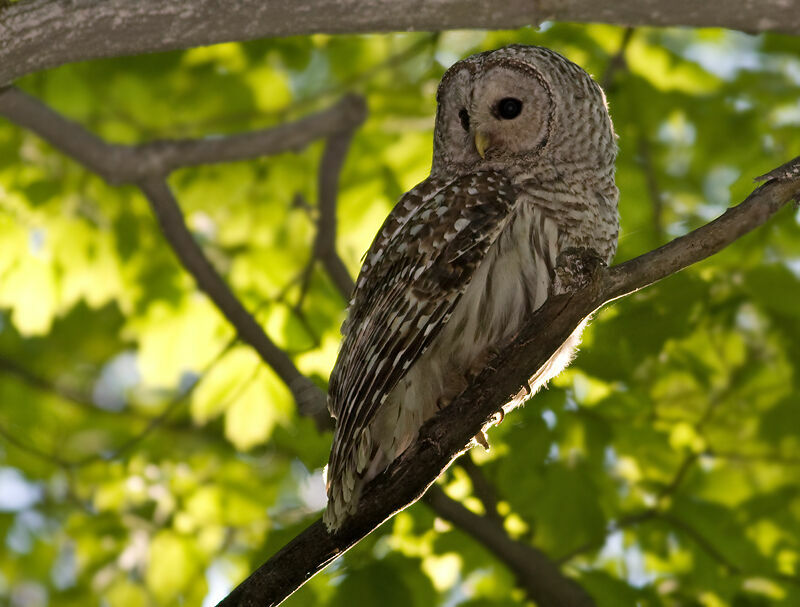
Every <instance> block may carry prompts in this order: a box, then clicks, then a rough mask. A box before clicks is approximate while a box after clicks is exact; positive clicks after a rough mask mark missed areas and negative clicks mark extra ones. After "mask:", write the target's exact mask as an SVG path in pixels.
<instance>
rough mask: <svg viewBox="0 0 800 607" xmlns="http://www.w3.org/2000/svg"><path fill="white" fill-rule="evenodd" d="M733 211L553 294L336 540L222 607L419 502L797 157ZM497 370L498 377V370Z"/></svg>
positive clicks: (270, 566)
mask: <svg viewBox="0 0 800 607" xmlns="http://www.w3.org/2000/svg"><path fill="white" fill-rule="evenodd" d="M764 178H766V179H768V181H767V183H765V184H764V185H762V186H760V187H758V188H757V189H756V190H755V191H754V192H753V193H752V194H751V195H750V196H748V197H747V199H746V200H745V201H744V202H742V203H741V204H739V205H738V206H736V207H734V208H731V209H729V210H728V211H726V212H725V213H724V214H723V215H722V216H720V217H719V218H717V219H715V220H714V221H712V222H711V223H709V224H707V225H705V226H703V227H701V228H698V229H697V230H695V231H693V232H691V233H689V234H687V235H686V236H683V237H681V238H678V239H676V240H674V241H672V242H670V243H669V244H666V245H664V246H662V247H660V248H658V249H656V250H654V251H651V252H650V253H646V254H645V255H642V256H640V257H637V258H635V259H632V260H630V261H627V262H625V263H623V264H620V265H617V266H615V267H613V268H611V269H608V270H605V269H602V268H601V269H596V270H595V271H594V272H593V273H592V274H591V275H590V276H587V277H586V281H585V283H584V284H583V285H582V286H580V287H578V288H576V289H575V290H573V291H571V292H568V293H563V294H558V295H552V296H551V297H550V298H548V300H547V301H546V302H545V303H544V305H543V306H542V307H541V308H539V309H538V310H537V311H536V312H534V313H533V314H532V315H531V317H530V320H529V322H528V323H527V324H526V326H525V327H524V329H523V330H522V331H521V332H520V334H519V335H518V336H517V338H516V339H515V340H514V342H513V343H512V344H511V345H510V346H509V347H508V348H505V349H503V350H502V351H501V353H500V354H499V355H498V356H497V358H495V359H494V360H493V361H492V362H491V364H490V365H487V367H486V368H485V369H484V370H483V372H481V373H480V375H478V377H477V378H476V379H475V380H474V381H473V383H472V384H471V385H470V386H469V387H468V388H467V389H466V390H465V391H464V392H463V393H462V394H461V395H460V396H458V397H457V398H456V399H455V400H454V401H453V402H452V403H451V404H450V405H449V406H448V407H446V408H445V409H443V410H442V411H440V412H439V413H438V414H437V415H436V416H435V417H433V418H432V419H431V420H429V421H428V422H426V423H425V425H424V426H423V427H422V428H421V430H420V433H419V438H418V440H417V441H416V442H415V443H414V444H412V445H411V446H410V447H409V448H408V449H407V450H406V451H405V452H404V453H403V454H402V455H401V456H400V457H399V458H398V459H397V460H395V461H394V462H393V463H392V465H391V466H390V467H389V469H388V470H386V471H385V472H384V473H383V474H381V475H379V476H378V477H377V478H375V479H374V480H373V481H372V482H371V483H370V484H369V485H368V486H367V487H365V489H364V492H363V494H362V498H361V502H360V503H359V508H358V511H357V512H356V514H355V515H353V516H352V517H351V518H350V519H348V520H347V521H346V522H345V524H344V526H343V527H342V528H341V529H340V530H339V531H338V532H337V533H336V534H334V535H329V534H328V533H327V532H326V531H325V526H324V525H323V523H322V521H321V520H317V521H316V522H315V523H313V524H312V525H311V526H310V527H308V528H307V529H306V530H305V531H303V532H302V533H300V534H299V535H298V536H297V537H295V538H294V539H293V540H292V541H291V542H289V544H287V545H286V546H284V547H283V548H282V549H281V550H279V551H278V552H277V553H276V554H275V555H273V556H272V558H270V559H269V560H268V561H267V562H266V563H264V564H263V565H262V566H261V567H259V569H257V570H256V571H255V572H254V573H253V574H252V575H251V576H250V577H249V578H247V579H246V580H245V581H244V582H242V583H241V584H240V585H239V586H238V587H237V588H236V589H234V590H233V592H231V594H229V595H228V597H226V598H225V599H223V601H222V602H220V604H219V605H220V607H232V606H234V605H236V606H239V607H255V606H259V607H262V606H264V605H277V604H279V603H280V602H281V601H283V600H284V599H285V598H286V597H287V596H289V595H290V594H291V593H293V592H294V591H295V590H296V589H297V588H299V587H300V586H301V585H302V584H304V583H305V582H306V581H308V579H309V578H311V577H312V576H313V575H315V574H316V573H317V572H319V571H320V570H322V569H323V568H324V567H325V566H326V565H327V564H328V563H330V562H331V561H332V560H333V559H335V558H336V557H337V556H339V555H340V554H342V553H344V552H345V551H346V550H348V549H349V548H350V547H352V546H353V545H354V544H356V543H357V542H358V541H360V540H361V539H362V538H363V537H365V536H366V535H367V534H368V533H370V532H371V531H372V530H374V529H375V528H377V527H378V526H380V525H381V524H382V523H383V522H384V521H386V520H387V519H388V518H390V517H391V516H392V515H393V514H394V513H396V512H398V511H399V510H402V509H403V508H406V507H407V506H408V505H410V504H412V503H413V502H415V501H416V500H417V499H419V497H420V496H422V495H423V494H424V493H425V491H426V490H427V489H428V487H429V486H430V485H431V484H432V483H433V482H434V481H435V479H436V478H437V477H438V476H439V475H440V474H441V473H442V472H443V471H444V470H445V469H446V468H447V467H448V466H449V465H450V464H451V463H452V461H453V460H454V459H455V458H457V457H458V456H459V455H460V454H461V453H463V452H464V451H466V450H467V449H468V448H469V447H470V444H471V441H472V438H473V437H474V436H475V435H476V434H477V433H478V432H479V431H481V430H483V429H484V428H485V427H486V426H489V425H491V424H493V423H494V422H495V421H496V417H497V416H496V414H497V412H498V411H499V410H500V409H501V408H502V406H503V404H504V403H505V402H507V400H508V398H509V396H510V395H514V394H517V393H518V392H519V390H520V387H521V386H526V385H527V382H528V379H529V378H530V376H531V373H532V370H535V369H541V368H542V367H543V366H544V365H545V364H546V363H547V361H548V360H549V359H550V357H551V356H552V355H553V353H554V352H556V351H557V350H558V348H559V347H560V346H561V344H563V343H564V341H565V340H566V339H567V338H568V337H569V336H570V335H571V334H572V332H573V331H574V329H575V328H576V327H577V326H578V325H579V324H580V323H581V322H583V321H584V320H585V319H586V318H587V317H589V316H591V315H592V314H593V313H594V312H595V311H596V310H597V309H598V308H600V307H601V306H603V305H605V304H606V303H608V302H610V301H613V300H614V299H616V298H618V297H622V296H623V295H626V294H628V293H631V292H634V291H636V290H638V289H641V288H643V287H646V286H647V285H649V284H652V283H654V282H656V281H658V280H660V279H662V278H664V277H666V276H669V275H670V274H673V273H675V272H677V271H679V270H681V269H683V268H685V267H687V266H689V265H691V264H693V263H696V262H698V261H701V260H703V259H705V258H707V257H709V256H710V255H713V254H714V253H716V252H718V251H720V250H721V249H723V248H724V247H726V246H728V245H729V244H731V243H733V242H735V241H736V240H737V239H738V238H740V237H741V236H743V235H744V234H746V233H747V232H749V231H751V230H753V229H755V228H757V227H758V226H760V225H762V224H763V223H764V222H765V221H766V220H767V219H768V218H769V217H771V216H772V215H773V214H774V213H776V212H777V211H778V210H779V209H780V208H781V207H782V206H783V205H785V204H786V203H787V202H789V201H790V200H792V199H793V198H794V199H796V198H798V197H800V157H798V158H795V159H794V160H793V161H791V162H789V163H786V164H785V165H783V166H782V167H780V168H779V169H776V170H775V171H772V172H771V173H769V174H768V175H765V176H764ZM498 369H502V373H498V372H497V370H498Z"/></svg>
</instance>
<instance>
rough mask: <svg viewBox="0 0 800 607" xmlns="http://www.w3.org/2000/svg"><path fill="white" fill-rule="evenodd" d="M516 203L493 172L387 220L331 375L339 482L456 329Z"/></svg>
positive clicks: (421, 191)
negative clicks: (433, 349)
mask: <svg viewBox="0 0 800 607" xmlns="http://www.w3.org/2000/svg"><path fill="white" fill-rule="evenodd" d="M426 190H428V191H426ZM514 200H515V197H514V188H513V186H512V185H511V184H510V183H509V182H508V180H507V179H506V178H505V177H503V176H502V175H500V174H499V173H494V172H490V171H485V172H480V173H474V174H471V175H466V176H464V177H461V178H458V179H456V180H454V181H452V182H450V183H448V184H445V185H442V184H441V183H439V184H437V183H435V182H431V181H428V182H423V184H421V185H420V186H418V187H417V188H415V189H414V190H411V191H410V192H409V193H408V194H406V195H405V196H404V197H403V198H402V199H401V200H400V202H399V203H398V204H397V206H396V207H395V210H394V211H393V212H392V214H391V215H390V216H389V217H388V218H387V220H386V222H385V223H384V225H383V227H382V228H381V230H380V232H379V233H378V235H377V237H376V238H375V241H374V242H373V244H372V246H371V247H370V250H369V252H368V253H367V255H366V261H365V263H364V266H363V268H362V270H361V274H360V275H359V278H358V281H357V286H356V290H355V294H354V297H353V300H352V302H351V305H350V310H349V315H348V319H347V321H346V322H345V324H344V325H343V328H342V331H343V333H344V339H343V342H342V347H341V350H340V352H339V358H338V359H337V362H336V366H335V367H334V370H333V373H332V374H331V381H330V389H329V394H330V396H329V408H330V410H331V413H332V414H333V415H334V417H336V418H337V424H336V434H335V437H334V441H333V448H332V451H331V460H330V465H329V471H328V478H329V479H332V478H338V477H339V475H340V474H341V471H342V467H343V466H344V465H345V463H346V462H347V460H348V457H349V455H350V454H352V453H353V451H354V450H355V449H357V443H358V439H359V436H360V432H361V430H362V429H364V428H366V427H367V426H368V425H369V423H370V421H371V420H372V419H373V417H374V416H375V413H376V411H377V410H378V408H379V407H380V406H381V404H382V403H383V402H384V401H385V400H386V398H387V396H388V395H389V393H390V392H391V391H392V390H393V389H394V387H395V386H396V385H397V383H398V381H400V379H401V378H402V377H403V376H404V375H405V374H406V373H407V371H408V369H409V368H410V367H411V365H413V364H414V362H416V360H417V359H418V358H419V356H420V355H421V354H422V352H423V351H424V350H425V349H426V348H427V347H428V346H429V345H430V344H431V342H432V341H433V339H434V338H435V337H436V335H437V334H438V333H439V331H440V330H441V329H442V327H443V326H444V325H445V323H446V322H447V320H448V318H449V316H450V313H451V312H452V310H453V308H454V306H455V304H456V303H457V302H458V299H459V298H460V296H461V294H462V293H463V292H464V289H465V288H466V287H467V285H468V284H469V282H470V280H471V278H472V276H473V274H474V271H475V269H476V268H477V266H478V265H479V264H480V263H481V261H482V260H483V258H484V256H485V255H486V252H487V251H488V250H489V247H490V246H491V245H492V243H493V242H494V241H495V239H496V238H497V236H498V234H499V233H500V231H501V230H502V228H503V226H504V225H505V220H506V219H507V218H508V216H509V214H510V211H511V210H512V208H513V205H514ZM359 472H360V471H359Z"/></svg>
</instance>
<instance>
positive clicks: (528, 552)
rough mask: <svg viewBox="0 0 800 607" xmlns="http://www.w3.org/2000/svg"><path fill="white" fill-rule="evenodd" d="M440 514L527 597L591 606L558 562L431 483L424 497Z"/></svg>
mask: <svg viewBox="0 0 800 607" xmlns="http://www.w3.org/2000/svg"><path fill="white" fill-rule="evenodd" d="M424 500H425V502H427V503H428V504H429V505H430V506H431V507H432V508H433V509H434V510H435V511H436V514H438V515H439V516H441V517H442V518H444V519H446V520H448V521H450V522H451V523H453V524H454V525H456V526H458V527H460V528H461V529H463V530H464V531H465V532H467V533H469V534H470V535H471V536H472V537H473V538H475V539H476V540H478V541H479V542H480V543H481V544H483V545H484V546H485V547H486V548H488V549H489V551H491V553H492V554H494V555H495V556H496V557H497V558H498V559H500V560H501V561H502V562H503V563H505V565H506V566H507V567H508V568H509V569H510V570H511V572H512V573H513V574H514V575H515V576H516V578H517V583H518V584H519V586H520V588H522V589H524V590H525V592H526V594H527V595H528V598H529V599H530V600H532V601H534V602H535V603H536V604H537V605H540V606H541V607H594V606H595V602H594V600H593V599H592V597H590V596H589V595H588V594H586V591H585V590H584V589H583V588H581V587H580V586H579V585H578V584H577V583H576V582H575V581H573V580H571V579H570V578H568V577H566V576H565V575H564V574H563V573H561V570H560V569H559V568H558V565H556V564H555V563H553V561H551V560H550V559H549V558H547V556H546V555H545V554H544V553H543V552H542V551H541V550H537V549H536V548H534V547H533V546H529V545H528V544H524V543H522V542H517V541H515V540H513V539H511V538H510V537H509V536H508V534H507V533H506V530H505V529H504V528H503V523H502V522H499V521H497V520H495V519H492V518H489V517H485V516H479V515H477V514H475V513H474V512H470V511H469V510H467V509H466V508H465V507H464V506H462V505H461V504H459V503H458V502H457V501H455V500H453V499H451V498H449V497H448V496H447V494H445V492H444V491H442V489H441V488H440V487H439V486H437V485H434V486H432V487H431V488H430V489H429V490H428V492H427V493H426V494H425V498H424Z"/></svg>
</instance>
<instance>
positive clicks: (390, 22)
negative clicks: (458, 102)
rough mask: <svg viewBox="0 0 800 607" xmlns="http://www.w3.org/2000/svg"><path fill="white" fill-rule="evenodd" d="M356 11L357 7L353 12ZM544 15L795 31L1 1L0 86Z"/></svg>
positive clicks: (644, 17)
mask: <svg viewBox="0 0 800 607" xmlns="http://www.w3.org/2000/svg"><path fill="white" fill-rule="evenodd" d="M356 9H357V10H356ZM544 20H555V21H576V22H602V23H617V24H624V25H634V26H635V25H645V26H655V27H659V26H661V27H665V26H676V25H678V26H692V27H727V28H731V29H739V30H743V31H747V32H765V31H775V32H784V33H787V34H797V33H799V32H800V12H799V11H797V7H796V6H795V4H794V3H793V2H787V1H786V0H761V2H752V1H745V0H737V1H734V0H706V1H705V2H696V1H695V0H673V1H672V2H669V3H664V2H660V1H659V0H641V1H639V2H610V1H609V0H603V1H600V2H596V1H594V0H571V1H570V2H562V1H560V0H538V1H536V2H530V1H529V0H507V1H506V2H503V3H500V4H496V3H487V2H485V1H484V0H438V1H437V2H418V1H416V0H364V1H362V2H359V3H357V4H355V3H353V2H346V1H343V0H314V1H313V2H262V1H260V0H237V1H236V2H227V3H225V4H224V5H223V8H221V7H220V4H219V3H218V2H216V1H215V0H166V1H165V0H138V1H137V2H129V1H128V0H105V1H104V2H100V3H99V2H97V1H96V0H22V1H21V2H17V3H14V4H11V5H7V6H4V7H3V6H2V5H0V85H2V84H6V83H10V82H13V81H14V80H15V79H17V78H19V77H21V76H23V75H25V74H31V73H33V72H37V71H40V70H43V69H47V68H52V67H56V66H58V65H63V64H65V63H70V62H74V61H86V60H88V59H96V58H103V57H120V56H126V55H138V54H141V53H155V52H159V51H169V50H175V49H183V48H190V47H195V46H205V45H209V44H216V43H219V42H232V41H242V40H254V39H257V38H266V37H276V36H294V35H305V34H314V33H327V34H342V33H363V32H396V31H411V30H416V31H441V30H446V29H463V28H480V29H511V28H517V27H522V26H526V25H533V26H536V25H538V24H539V23H541V22H542V21H544Z"/></svg>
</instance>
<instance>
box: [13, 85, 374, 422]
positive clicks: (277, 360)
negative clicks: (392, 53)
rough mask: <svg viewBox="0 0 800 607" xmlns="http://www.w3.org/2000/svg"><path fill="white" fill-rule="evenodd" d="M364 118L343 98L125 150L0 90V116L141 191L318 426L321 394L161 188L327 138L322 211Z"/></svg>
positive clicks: (173, 241)
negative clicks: (279, 117)
mask: <svg viewBox="0 0 800 607" xmlns="http://www.w3.org/2000/svg"><path fill="white" fill-rule="evenodd" d="M365 114H366V107H365V104H364V101H363V100H362V99H361V98H360V97H356V96H347V97H345V98H343V99H342V100H341V101H340V102H339V103H337V104H336V105H334V106H333V107H331V108H329V109H328V110H325V111H323V112H319V113H317V114H314V115H311V116H308V117H306V118H303V119H301V120H298V121H296V122H293V123H288V124H284V125H281V126H278V127H275V128H272V129H264V130H260V131H254V132H251V133H245V134H241V135H232V136H229V137H221V138H218V139H186V140H174V141H157V142H153V143H146V144H142V145H138V146H125V145H116V144H110V143H107V142H105V141H103V140H102V139H100V138H99V137H97V136H96V135H94V134H92V133H90V132H89V131H88V130H86V129H85V128H83V127H82V126H81V125H79V124H78V123H76V122H73V121H70V120H67V119H66V118H64V117H63V116H61V115H59V114H57V113H56V112H54V111H53V110H51V109H50V108H48V107H47V106H45V105H44V104H42V103H41V102H39V101H38V100H37V99H35V98H33V97H31V96H29V95H27V94H25V93H23V92H22V91H20V90H18V89H16V88H13V87H10V88H7V89H6V90H4V91H2V92H0V115H4V116H6V117H7V118H8V119H9V120H11V121H12V122H15V123H16V124H18V125H20V126H22V127H26V128H28V129H30V130H31V131H33V132H34V133H36V134H37V135H39V136H40V137H42V138H43V139H44V140H46V141H48V142H49V143H50V144H51V145H53V146H54V147H56V148H57V149H59V150H61V151H62V152H64V153H65V154H67V155H69V156H71V157H72V158H74V159H75V160H77V161H78V162H80V163H81V164H83V165H84V166H86V167H87V168H88V169H90V170H92V171H93V172H95V173H97V174H98V175H100V176H101V177H103V178H104V179H105V180H106V181H108V182H109V183H111V184H122V183H133V184H134V185H137V186H138V187H139V188H140V189H141V190H142V192H143V193H144V195H145V196H146V197H147V199H148V201H149V202H150V206H151V208H152V210H153V213H154V214H155V216H156V218H157V219H158V222H159V225H160V226H161V229H162V231H163V233H164V236H165V237H166V239H167V241H168V242H169V244H170V246H171V247H172V249H173V250H174V251H175V254H176V255H177V256H178V259H179V260H180V262H181V263H182V264H183V266H184V267H185V268H186V270H187V271H188V272H189V273H190V274H192V276H194V278H195V280H196V281H197V284H198V286H199V287H200V289H201V290H202V291H203V292H205V293H206V294H207V295H208V296H209V297H210V298H211V300H212V301H213V302H214V304H215V305H216V306H217V308H218V309H219V310H220V311H221V312H222V314H224V315H225V317H226V318H227V319H228V321H229V322H230V323H231V324H232V325H233V326H234V327H235V328H236V331H237V334H238V335H239V337H240V338H241V339H242V341H244V342H246V343H248V344H249V345H251V346H252V347H253V348H254V349H255V350H256V352H258V354H259V355H260V356H261V358H262V360H263V361H264V362H265V363H267V364H268V365H269V366H270V367H271V368H272V369H273V370H274V371H275V372H276V374H277V375H278V376H279V377H280V378H281V379H282V380H283V382H284V383H285V384H286V386H287V387H288V388H289V390H290V391H291V393H292V396H293V397H294V399H295V401H296V402H297V405H298V409H299V411H300V413H301V414H303V415H307V416H309V417H312V418H314V420H315V421H316V422H317V424H318V425H319V426H321V427H325V426H329V425H330V416H329V415H328V412H327V409H326V407H325V394H324V393H323V392H322V390H320V389H319V388H318V387H317V386H316V385H315V384H314V383H313V382H312V381H311V380H310V379H308V378H307V377H305V376H304V375H303V374H301V373H300V371H299V370H298V369H297V367H296V366H295V364H294V362H292V360H291V358H289V356H288V355H287V354H286V353H285V352H284V351H283V350H281V349H280V348H279V347H278V346H277V345H275V343H274V342H272V340H270V338H269V337H268V336H267V334H266V333H265V332H264V330H263V329H262V328H261V326H260V325H259V324H258V322H257V321H256V320H255V318H254V317H253V315H252V314H250V312H248V311H247V310H246V309H245V307H244V306H243V305H242V303H241V302H240V301H239V300H238V298H237V297H236V296H235V295H234V293H233V291H231V289H230V287H229V286H228V284H227V283H226V282H225V280H224V279H223V278H222V276H220V274H219V273H218V272H217V271H216V269H215V268H214V266H213V265H212V264H211V262H210V261H209V260H208V258H207V257H206V256H205V254H204V253H203V250H202V248H201V247H200V245H199V244H197V242H196V241H195V239H194V237H193V236H192V234H191V232H190V231H189V228H188V226H187V225H186V222H185V220H184V217H183V213H182V212H181V209H180V207H179V205H178V203H177V201H176V200H175V197H174V196H173V194H172V192H171V191H170V189H169V186H168V185H167V182H166V176H167V175H168V174H169V173H170V172H171V171H173V170H175V169H177V168H180V167H187V166H196V165H201V164H209V163H216V162H229V161H233V160H242V159H245V158H253V157H257V156H264V155H270V154H276V153H279V152H284V151H289V150H298V149H301V148H302V147H304V146H306V145H308V144H309V143H311V142H312V141H314V140H316V139H318V138H321V137H328V138H330V139H331V143H329V145H328V147H327V148H326V153H325V155H324V158H323V160H324V163H323V167H322V168H321V169H320V172H321V177H320V192H321V196H324V197H325V199H324V200H322V199H321V201H320V206H321V208H322V207H325V206H330V205H335V203H336V200H335V188H336V187H337V186H338V174H339V169H340V168H341V164H342V163H343V162H344V159H343V157H336V154H342V155H343V154H344V153H345V152H346V150H347V146H348V145H349V142H350V139H351V138H352V134H353V131H354V129H355V128H357V127H358V126H359V125H360V124H361V123H362V122H363V120H364V117H365ZM332 188H333V189H334V190H333V192H331V189H332ZM331 214H333V218H334V219H333V221H332V222H330V217H329V216H330V215H331ZM325 218H326V220H327V221H328V222H329V223H331V225H332V226H333V229H334V230H335V225H336V224H335V208H334V209H332V210H331V209H327V210H326V211H325ZM334 238H335V235H334ZM323 244H324V246H325V252H326V258H332V257H333V255H332V254H331V251H333V253H335V240H334V241H332V242H331V244H330V245H329V244H328V242H327V240H326V241H325V242H323ZM336 259H338V258H335V259H332V260H329V261H327V262H326V267H327V265H328V264H330V266H331V268H332V269H333V270H334V271H335V272H338V273H339V274H338V275H335V276H334V274H332V276H334V280H335V281H336V282H337V284H340V283H341V284H342V285H345V283H344V276H346V277H347V279H348V280H349V276H347V275H346V269H345V268H344V264H342V263H341V260H339V262H338V264H339V265H337V263H336ZM339 266H341V267H339ZM342 270H344V274H343V275H341V274H342V272H341V271H342ZM350 284H352V283H350ZM345 286H346V285H345Z"/></svg>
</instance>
